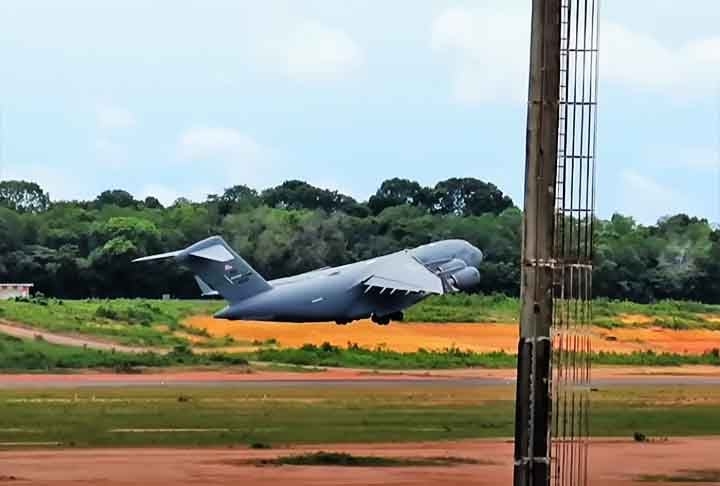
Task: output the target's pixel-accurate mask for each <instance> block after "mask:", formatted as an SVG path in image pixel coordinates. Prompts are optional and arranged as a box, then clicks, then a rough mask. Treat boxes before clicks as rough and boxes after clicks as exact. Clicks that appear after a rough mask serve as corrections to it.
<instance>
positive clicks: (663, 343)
mask: <svg viewBox="0 0 720 486" xmlns="http://www.w3.org/2000/svg"><path fill="white" fill-rule="evenodd" d="M633 318H634V319H638V316H633ZM186 324H188V325H190V326H193V327H197V328H200V329H204V330H206V331H207V332H208V333H210V335H212V336H217V337H223V336H226V335H229V336H232V337H233V338H235V339H237V340H238V341H245V342H252V341H265V340H268V339H276V340H277V341H278V342H279V343H280V346H282V347H295V348H296V347H300V346H302V345H303V344H305V343H312V344H317V345H319V344H322V343H323V342H325V341H327V342H329V343H331V344H334V345H336V346H343V347H344V346H346V345H347V343H348V342H351V343H356V344H358V345H360V346H362V347H366V348H375V347H377V346H385V347H387V348H388V349H392V350H395V351H404V352H408V351H417V349H418V348H425V349H445V348H450V347H458V348H461V349H467V350H471V351H476V352H489V351H505V352H508V353H514V352H515V351H516V349H517V339H518V326H517V324H516V323H515V324H510V323H508V324H497V323H471V324H466V323H443V324H437V323H422V322H419V323H410V322H393V323H392V324H390V325H389V326H378V325H375V324H373V323H372V322H370V321H368V320H362V321H357V322H353V323H351V324H349V325H347V326H338V325H336V324H333V323H312V324H293V323H282V322H259V321H225V320H221V319H213V318H212V317H209V316H195V317H191V318H189V319H187V320H186ZM591 339H592V348H593V350H594V351H614V352H618V353H631V352H633V351H644V350H649V349H652V350H654V351H657V352H669V353H689V354H702V353H704V352H706V351H709V350H711V349H713V348H720V331H715V330H709V329H694V330H675V329H665V328H660V327H635V326H630V327H627V328H618V329H612V330H609V329H604V328H601V327H592V328H591ZM240 350H245V348H242V349H240Z"/></svg>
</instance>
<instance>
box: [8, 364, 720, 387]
mask: <svg viewBox="0 0 720 486" xmlns="http://www.w3.org/2000/svg"><path fill="white" fill-rule="evenodd" d="M514 374H515V372H514V370H508V369H503V370H487V369H463V370H435V371H395V372H373V371H368V370H351V369H337V368H335V369H328V370H321V371H306V372H277V371H251V370H243V371H235V372H233V371H166V372H160V373H157V372H155V373H152V372H148V373H143V374H115V373H75V374H72V373H68V374H29V373H24V374H7V375H0V389H28V388H34V389H37V388H61V389H62V388H68V389H72V388H104V387H120V388H122V387H163V386H168V387H169V386H173V387H248V388H258V387H264V388H267V387H307V386H312V387H333V388H339V387H340V388H341V387H348V388H362V387H374V388H377V387H396V386H403V387H415V386H417V387H428V386H432V387H443V386H444V387H465V386H467V387H482V386H504V385H508V386H510V385H514V383H515V377H514ZM645 385H654V386H688V385H691V386H720V369H717V368H714V367H709V366H687V367H669V368H657V367H655V368H651V367H642V368H638V367H611V368H610V367H608V368H598V369H597V370H594V372H593V380H592V385H591V386H593V387H608V386H645Z"/></svg>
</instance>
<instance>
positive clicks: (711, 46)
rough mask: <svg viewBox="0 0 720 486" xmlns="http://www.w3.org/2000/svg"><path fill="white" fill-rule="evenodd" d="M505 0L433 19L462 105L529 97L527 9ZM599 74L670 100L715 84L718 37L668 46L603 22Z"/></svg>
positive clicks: (719, 66)
mask: <svg viewBox="0 0 720 486" xmlns="http://www.w3.org/2000/svg"><path fill="white" fill-rule="evenodd" d="M515 7H516V6H515V5H511V4H509V3H507V4H503V3H497V2H496V3H493V2H490V4H486V5H484V6H482V7H476V8H465V7H454V8H450V9H447V10H445V11H444V12H442V13H441V14H440V15H438V16H437V17H436V18H435V20H434V22H433V24H432V38H431V45H432V48H433V50H434V51H435V52H437V53H442V54H444V55H446V56H448V57H449V58H450V62H451V65H452V76H453V84H454V96H455V98H456V100H458V101H460V102H463V103H485V102H493V101H495V102H497V101H500V102H502V101H510V102H521V101H523V100H524V99H525V98H526V96H527V82H528V74H527V73H528V61H529V42H530V15H529V14H530V11H529V9H524V10H517V9H516V8H515ZM599 56H600V57H599V59H600V70H599V73H600V79H601V81H609V82H611V83H615V84H622V85H626V86H631V87H635V88H640V89H645V90H652V91H656V92H661V93H663V94H668V95H670V96H672V97H674V98H684V99H687V98H697V97H702V96H707V95H709V94H712V93H715V92H717V90H718V89H719V86H720V36H717V35H716V36H710V37H704V38H697V39H693V40H689V41H685V42H678V41H674V42H672V43H665V42H663V40H662V39H658V38H656V37H653V36H652V35H650V34H645V33H641V32H636V31H633V30H630V29H629V28H627V27H625V26H623V25H620V24H618V23H614V22H610V21H605V19H601V26H600V54H599Z"/></svg>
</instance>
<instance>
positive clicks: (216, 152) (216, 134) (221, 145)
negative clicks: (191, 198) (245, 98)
mask: <svg viewBox="0 0 720 486" xmlns="http://www.w3.org/2000/svg"><path fill="white" fill-rule="evenodd" d="M264 151H265V150H264V149H263V147H262V146H261V145H260V144H258V143H257V142H256V141H255V140H253V138H252V137H249V136H248V135H245V134H244V133H242V132H240V131H238V130H236V129H234V128H225V127H196V128H191V129H189V130H187V131H185V132H184V133H183V134H182V135H181V136H180V140H179V142H178V153H179V155H180V157H181V158H182V159H185V160H200V161H218V162H246V163H253V164H254V163H255V162H257V161H258V160H259V159H260V158H262V156H263V153H264Z"/></svg>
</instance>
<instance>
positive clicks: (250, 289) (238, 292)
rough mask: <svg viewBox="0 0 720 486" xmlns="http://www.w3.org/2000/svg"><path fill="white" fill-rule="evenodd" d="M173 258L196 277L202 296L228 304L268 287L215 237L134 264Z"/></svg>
mask: <svg viewBox="0 0 720 486" xmlns="http://www.w3.org/2000/svg"><path fill="white" fill-rule="evenodd" d="M162 258H174V259H175V261H177V262H179V263H182V264H183V265H186V266H188V267H189V268H190V269H191V270H192V271H193V272H194V273H195V275H196V281H197V283H198V286H199V287H200V290H201V292H202V294H203V295H217V294H219V295H222V296H223V298H224V299H225V300H227V301H228V302H230V303H235V302H239V301H241V300H245V299H247V298H249V297H252V296H253V295H257V294H259V293H261V292H265V291H266V290H270V289H271V288H272V287H271V285H270V284H269V283H268V282H267V281H266V280H265V279H264V278H262V276H260V274H259V273H257V272H256V271H255V270H254V269H253V268H252V267H251V266H250V265H249V264H248V263H247V262H246V261H245V260H243V259H242V258H241V257H240V255H238V254H237V253H235V251H234V250H233V249H232V248H230V246H229V245H228V244H227V243H226V242H225V240H223V239H222V238H221V237H219V236H211V237H210V238H207V239H204V240H202V241H199V242H197V243H195V244H193V245H190V246H189V247H187V248H185V249H184V250H179V251H173V252H169V253H162V254H160V255H151V256H147V257H142V258H138V259H136V260H133V261H134V262H142V261H149V260H157V259H162Z"/></svg>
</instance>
